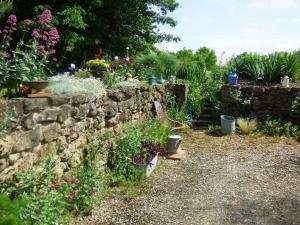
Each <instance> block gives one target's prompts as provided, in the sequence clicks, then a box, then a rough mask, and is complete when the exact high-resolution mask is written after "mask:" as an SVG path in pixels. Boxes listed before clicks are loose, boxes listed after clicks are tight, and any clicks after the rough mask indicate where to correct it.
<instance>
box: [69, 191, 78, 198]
mask: <svg viewBox="0 0 300 225" xmlns="http://www.w3.org/2000/svg"><path fill="white" fill-rule="evenodd" d="M76 195H77V191H75V190H71V191H70V196H71V197H72V198H74V197H75V196H76Z"/></svg>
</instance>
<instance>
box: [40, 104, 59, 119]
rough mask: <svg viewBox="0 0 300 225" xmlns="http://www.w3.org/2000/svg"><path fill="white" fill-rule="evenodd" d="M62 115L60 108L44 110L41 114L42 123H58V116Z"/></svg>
mask: <svg viewBox="0 0 300 225" xmlns="http://www.w3.org/2000/svg"><path fill="white" fill-rule="evenodd" d="M61 114H62V111H61V109H60V108H58V107H55V108H48V109H46V110H44V111H43V112H42V113H41V114H40V122H54V121H57V119H58V116H59V115H61Z"/></svg>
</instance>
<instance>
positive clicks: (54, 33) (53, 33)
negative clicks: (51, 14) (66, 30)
mask: <svg viewBox="0 0 300 225" xmlns="http://www.w3.org/2000/svg"><path fill="white" fill-rule="evenodd" d="M48 39H49V41H50V43H51V44H53V45H54V44H57V42H58V41H59V34H58V30H57V29H56V28H55V27H54V28H52V29H51V30H50V31H49V32H48Z"/></svg>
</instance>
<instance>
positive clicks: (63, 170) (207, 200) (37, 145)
mask: <svg viewBox="0 0 300 225" xmlns="http://www.w3.org/2000/svg"><path fill="white" fill-rule="evenodd" d="M151 6H152V7H151ZM177 7H178V3H177V2H176V1H175V0H171V1H163V0H160V1H138V0H136V1H133V2H132V1H118V2H114V3H112V2H111V1H109V0H92V1H89V2H88V3H87V2H86V3H82V2H81V1H72V2H62V3H57V2H55V1H51V2H49V3H47V4H43V3H42V2H39V1H38V3H37V2H36V1H26V2H23V1H21V0H14V1H10V0H7V1H6V0H3V1H0V13H1V14H0V20H1V24H2V26H1V33H0V36H1V42H0V43H1V44H0V45H1V46H0V97H1V99H0V109H1V112H0V117H1V121H0V225H18V224H22V225H23V224H24V225H26V224H41V225H46V224H47V225H48V224H51V225H52V224H53V225H55V224H139V225H142V224H149V223H150V224H298V223H300V218H299V215H298V213H297V211H298V212H299V210H300V203H299V202H300V198H299V188H300V184H299V180H300V179H299V166H300V164H299V162H300V160H299V159H300V152H299V149H300V148H299V147H300V144H299V141H300V51H293V52H275V53H272V54H266V55H262V54H256V53H248V52H245V53H242V54H240V55H236V56H235V55H234V56H232V57H231V58H229V59H226V60H225V59H223V58H222V56H221V57H220V58H219V59H218V57H217V55H216V53H215V51H214V50H213V49H210V48H207V47H201V48H199V49H198V50H197V51H193V50H190V49H186V48H184V49H182V50H179V51H177V52H167V51H161V50H159V49H157V48H156V47H155V43H159V42H161V41H178V40H179V37H176V36H172V35H169V34H166V33H161V32H159V30H157V29H156V28H157V25H158V24H163V25H170V26H175V25H176V21H175V20H174V19H173V18H172V17H169V16H168V13H170V12H173V11H174V10H175V9H176V8H177ZM213 215H220V216H213ZM188 217H190V218H191V219H190V220H189V219H188ZM149 220H150V221H149Z"/></svg>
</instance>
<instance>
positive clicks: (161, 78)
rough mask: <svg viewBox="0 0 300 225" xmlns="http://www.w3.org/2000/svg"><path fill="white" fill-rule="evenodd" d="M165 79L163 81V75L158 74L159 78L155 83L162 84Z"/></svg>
mask: <svg viewBox="0 0 300 225" xmlns="http://www.w3.org/2000/svg"><path fill="white" fill-rule="evenodd" d="M165 82H166V81H165V79H164V78H163V76H162V75H160V78H159V80H158V81H157V83H159V84H164V83H165Z"/></svg>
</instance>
